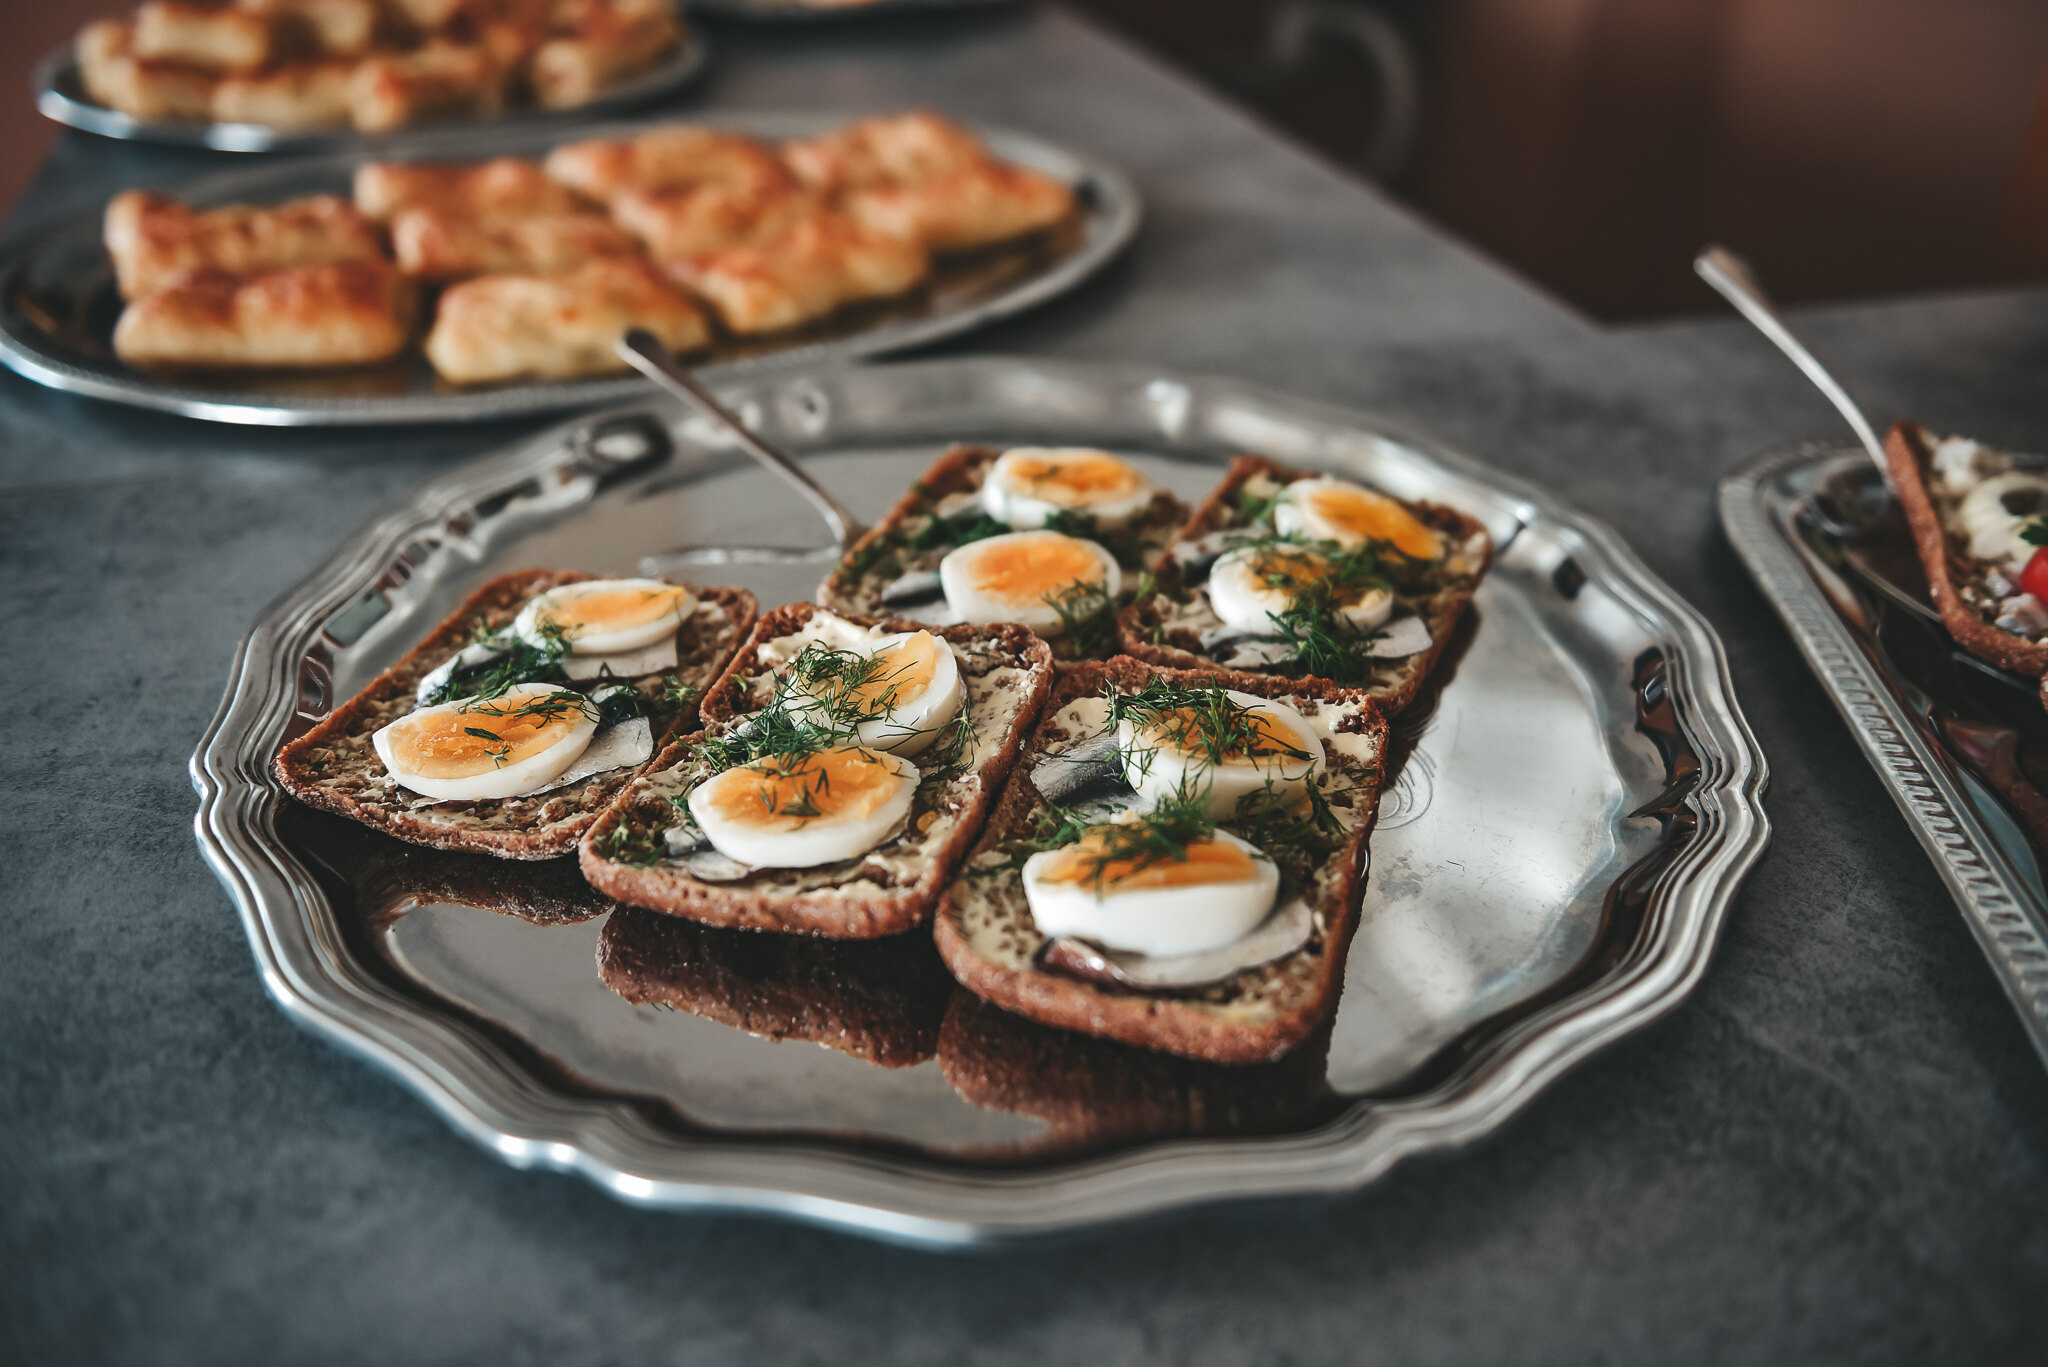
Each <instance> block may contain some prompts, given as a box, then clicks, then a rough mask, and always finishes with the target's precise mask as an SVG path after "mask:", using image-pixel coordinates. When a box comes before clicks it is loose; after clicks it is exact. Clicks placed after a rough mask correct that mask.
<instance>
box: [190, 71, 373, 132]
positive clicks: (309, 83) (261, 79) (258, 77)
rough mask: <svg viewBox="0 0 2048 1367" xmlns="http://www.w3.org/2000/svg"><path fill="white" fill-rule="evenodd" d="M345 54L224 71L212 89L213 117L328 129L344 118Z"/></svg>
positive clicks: (346, 109)
mask: <svg viewBox="0 0 2048 1367" xmlns="http://www.w3.org/2000/svg"><path fill="white" fill-rule="evenodd" d="M354 73H355V62H354V61H353V60H350V59H348V58H342V59H338V60H336V59H329V60H325V61H317V62H286V63H285V64H284V65H283V66H279V67H275V68H272V69H270V70H266V71H256V72H250V73H248V74H246V75H239V76H229V77H227V78H226V79H225V80H223V81H222V82H221V83H220V84H219V85H217V86H215V87H214V88H213V108H212V112H213V117H214V119H215V121H216V122H219V123H259V124H262V125H264V126H265V127H268V128H278V129H299V128H332V127H336V126H338V125H341V124H346V123H347V122H348V120H349V103H348V92H349V79H350V77H351V76H353V75H354Z"/></svg>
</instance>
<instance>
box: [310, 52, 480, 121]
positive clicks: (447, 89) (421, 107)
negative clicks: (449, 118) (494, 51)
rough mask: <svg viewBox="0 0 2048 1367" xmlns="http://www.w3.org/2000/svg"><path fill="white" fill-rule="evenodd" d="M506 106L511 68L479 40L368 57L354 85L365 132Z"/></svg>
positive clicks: (354, 107)
mask: <svg viewBox="0 0 2048 1367" xmlns="http://www.w3.org/2000/svg"><path fill="white" fill-rule="evenodd" d="M504 105H505V70H504V68H503V67H501V66H499V65H498V63H497V61H496V59H494V58H493V57H492V56H491V54H490V53H489V52H488V51H486V50H485V49H484V48H483V47H482V46H481V45H480V44H475V43H454V42H446V41H443V40H440V39H436V40H434V41H433V42H430V43H428V44H426V45H425V46H424V47H421V48H419V49H417V50H416V51H413V52H400V53H391V54H387V55H383V56H376V57H370V58H367V59H365V60H364V61H363V63H362V64H361V65H360V66H358V67H357V68H356V70H355V75H354V77H353V78H352V79H351V82H350V86H349V107H350V109H351V111H352V112H353V114H354V117H355V125H356V128H357V130H358V131H360V132H364V133H387V132H389V131H391V130H392V129H394V128H402V127H404V126H405V125H406V124H409V123H412V122H415V121H416V120H419V119H423V118H429V117H436V116H443V115H451V114H473V115H479V116H482V115H489V114H496V113H497V112H498V111H499V110H500V109H502V108H504Z"/></svg>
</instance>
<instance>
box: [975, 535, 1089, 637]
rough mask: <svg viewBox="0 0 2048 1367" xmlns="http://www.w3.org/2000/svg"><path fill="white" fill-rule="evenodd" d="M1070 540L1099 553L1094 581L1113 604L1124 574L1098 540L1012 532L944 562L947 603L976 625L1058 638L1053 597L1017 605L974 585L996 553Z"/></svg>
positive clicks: (980, 542) (1056, 612) (984, 542)
mask: <svg viewBox="0 0 2048 1367" xmlns="http://www.w3.org/2000/svg"><path fill="white" fill-rule="evenodd" d="M1055 542H1068V543H1073V544H1076V545H1080V546H1085V547H1087V548H1088V550H1089V551H1090V552H1091V553H1092V554H1093V555H1094V557H1095V560H1096V563H1097V565H1098V566H1099V567H1100V571H1101V572H1100V574H1099V575H1098V576H1096V577H1095V578H1094V579H1093V580H1092V581H1088V582H1093V583H1095V584H1097V585H1099V586H1100V587H1101V589H1102V592H1103V594H1104V595H1105V596H1106V597H1108V598H1109V599H1111V600H1114V599H1115V597H1116V596H1117V594H1118V593H1120V592H1121V591H1122V589H1123V573H1122V571H1120V570H1119V569H1118V568H1117V563H1116V557H1115V556H1113V555H1111V554H1110V553H1109V551H1108V550H1107V549H1105V548H1104V547H1103V546H1102V545H1101V544H1100V543H1099V542H1094V541H1088V540H1085V539H1083V538H1080V537H1072V536H1064V535H1062V534H1061V533H1059V532H1047V531H1037V532H1011V533H1009V534H1008V535H1007V536H992V537H989V538H988V539H987V540H985V541H970V542H968V543H967V544H966V545H965V546H962V547H960V548H959V549H958V550H955V551H951V552H949V553H948V554H947V556H946V558H945V559H944V560H941V561H940V562H939V584H940V587H942V588H943V589H944V590H945V593H946V603H947V605H948V606H949V607H950V608H952V610H953V613H954V615H955V616H957V617H958V618H959V619H960V620H961V621H963V622H971V623H975V624H977V625H980V624H985V623H989V622H1016V623H1018V624H1020V625H1022V626H1027V627H1030V628H1031V629H1032V630H1033V631H1035V632H1037V633H1038V634H1039V635H1041V636H1057V635H1059V634H1060V632H1061V631H1062V630H1063V629H1064V628H1063V627H1062V625H1061V622H1060V614H1059V610H1058V609H1057V608H1055V607H1054V606H1053V605H1052V604H1051V603H1050V602H1048V601H1047V597H1048V596H1049V595H1041V596H1039V597H1038V598H1036V599H1034V600H1032V601H1029V602H1020V601H1012V600H1009V599H1006V598H1002V597H998V596H996V595H995V594H993V593H990V592H987V591H984V590H983V589H981V588H980V587H978V586H977V584H976V582H975V568H976V566H977V565H978V564H979V563H981V562H982V561H983V558H984V557H986V556H991V555H1005V554H1011V553H1013V552H1014V550H1015V548H1016V547H1018V546H1020V545H1021V546H1027V547H1028V546H1030V545H1032V544H1034V543H1035V544H1047V545H1050V544H1052V543H1055Z"/></svg>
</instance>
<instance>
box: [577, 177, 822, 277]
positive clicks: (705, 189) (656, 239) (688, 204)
mask: <svg viewBox="0 0 2048 1367" xmlns="http://www.w3.org/2000/svg"><path fill="white" fill-rule="evenodd" d="M611 209H612V217H613V219H615V220H616V221H617V222H618V223H619V225H620V226H621V227H623V228H626V229H628V230H629V231H631V232H632V233H633V234H634V235H635V236H637V237H638V238H639V239H640V240H641V241H642V242H645V243H646V244H647V250H648V251H649V252H651V253H653V254H654V255H655V256H657V257H660V258H663V259H665V260H674V259H676V258H680V257H690V256H701V255H703V254H704V253H706V252H716V251H723V250H725V249H726V248H728V247H737V246H739V245H740V244H741V243H744V242H752V241H755V240H757V239H759V238H763V237H769V236H772V235H774V234H776V233H780V232H784V231H786V230H788V229H789V228H792V227H794V226H796V224H797V223H799V222H800V221H802V220H803V219H806V218H809V217H810V216H812V215H813V214H815V213H817V212H818V211H819V205H818V199H817V196H815V195H813V194H811V193H810V192H809V191H807V190H800V189H798V188H797V187H796V186H795V185H794V184H790V185H774V186H767V187H762V186H750V185H720V184H716V183H714V184H710V185H686V186H680V187H662V188H655V189H642V188H639V187H637V186H628V187H626V188H625V189H622V190H620V191H618V192H617V193H616V194H614V195H613V196H612V204H611Z"/></svg>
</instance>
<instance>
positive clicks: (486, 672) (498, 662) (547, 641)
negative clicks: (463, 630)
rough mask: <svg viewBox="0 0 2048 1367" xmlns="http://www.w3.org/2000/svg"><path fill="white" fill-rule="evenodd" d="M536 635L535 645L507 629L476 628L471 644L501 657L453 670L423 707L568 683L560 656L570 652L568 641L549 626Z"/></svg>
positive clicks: (540, 629) (537, 631) (559, 632)
mask: <svg viewBox="0 0 2048 1367" xmlns="http://www.w3.org/2000/svg"><path fill="white" fill-rule="evenodd" d="M536 634H537V635H538V636H539V637H540V644H538V645H535V644H534V643H533V642H531V641H528V640H525V639H524V638H522V637H519V636H515V635H513V634H512V632H511V631H510V629H509V628H497V629H493V628H490V627H487V626H480V627H478V628H477V631H476V635H475V636H474V638H473V639H472V640H471V642H470V644H471V645H481V646H489V647H491V648H492V649H494V650H503V651H504V654H502V655H499V656H497V657H495V658H493V659H490V660H486V661H485V662H483V663H482V664H478V665H471V666H469V667H467V668H458V669H456V670H454V671H453V672H452V673H450V674H449V676H448V677H447V678H446V679H445V680H443V681H442V683H441V686H440V687H439V688H437V689H435V690H434V691H433V692H432V693H431V694H429V695H428V696H427V697H425V698H423V699H421V704H422V706H432V705H434V704H435V703H444V702H451V701H453V700H454V699H456V698H482V699H490V698H496V697H499V696H501V695H503V694H504V693H505V692H507V691H508V690H510V689H513V688H517V687H518V686H519V685H520V684H527V683H549V684H566V683H568V682H569V676H568V674H567V673H566V672H564V671H563V669H562V657H563V656H564V655H567V654H568V653H569V638H568V637H567V636H565V635H563V634H562V631H561V629H560V628H559V627H556V626H553V625H552V624H543V625H541V626H540V627H538V628H537V629H536Z"/></svg>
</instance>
